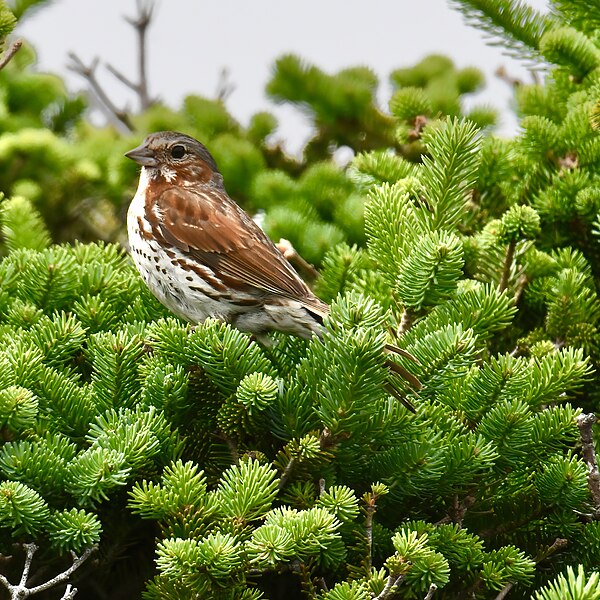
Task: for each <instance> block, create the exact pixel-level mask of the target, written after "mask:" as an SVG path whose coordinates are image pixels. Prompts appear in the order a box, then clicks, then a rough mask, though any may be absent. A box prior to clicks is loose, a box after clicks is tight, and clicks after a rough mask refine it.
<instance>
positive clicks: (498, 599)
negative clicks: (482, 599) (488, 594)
mask: <svg viewBox="0 0 600 600" xmlns="http://www.w3.org/2000/svg"><path fill="white" fill-rule="evenodd" d="M514 586H515V584H514V583H507V584H506V585H505V586H504V587H503V588H502V589H501V590H500V592H499V593H498V595H497V596H496V597H495V598H494V600H504V598H506V596H508V592H510V590H512V589H513V587H514Z"/></svg>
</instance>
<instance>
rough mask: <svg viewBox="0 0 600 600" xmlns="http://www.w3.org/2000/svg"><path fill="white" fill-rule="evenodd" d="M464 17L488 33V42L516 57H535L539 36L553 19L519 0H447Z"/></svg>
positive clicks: (537, 50)
mask: <svg viewBox="0 0 600 600" xmlns="http://www.w3.org/2000/svg"><path fill="white" fill-rule="evenodd" d="M451 4H453V5H454V6H455V7H456V8H457V9H458V10H459V11H460V12H462V13H463V15H464V16H465V20H466V21H467V23H469V24H470V25H474V26H476V27H478V28H480V29H482V30H483V31H485V32H487V33H488V34H489V35H490V36H491V41H490V45H493V46H505V47H506V48H507V49H508V53H509V54H510V55H512V56H517V57H518V58H520V59H523V58H526V59H529V60H535V61H537V60H539V45H540V41H541V39H542V36H543V35H544V33H545V32H546V31H548V30H549V29H550V28H551V27H552V25H553V19H552V18H551V17H548V16H546V15H543V14H541V13H539V12H537V11H536V10H535V9H534V8H532V7H531V6H529V5H528V4H525V3H524V2H521V1H520V0H451Z"/></svg>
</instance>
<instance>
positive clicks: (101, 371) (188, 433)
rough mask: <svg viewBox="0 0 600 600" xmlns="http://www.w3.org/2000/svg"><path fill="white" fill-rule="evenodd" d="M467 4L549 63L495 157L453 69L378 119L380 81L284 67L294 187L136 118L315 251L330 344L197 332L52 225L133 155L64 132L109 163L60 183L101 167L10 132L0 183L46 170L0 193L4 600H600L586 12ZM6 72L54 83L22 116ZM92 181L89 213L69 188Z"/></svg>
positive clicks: (186, 118)
mask: <svg viewBox="0 0 600 600" xmlns="http://www.w3.org/2000/svg"><path fill="white" fill-rule="evenodd" d="M460 5H461V10H463V11H464V12H465V14H467V16H468V17H469V18H470V19H471V20H475V21H476V22H477V23H478V24H479V25H480V26H482V27H484V28H485V29H486V30H488V31H489V32H492V33H493V34H494V35H496V36H498V38H500V39H502V40H505V41H506V43H507V44H508V47H509V48H510V49H512V50H513V51H515V52H519V53H520V55H524V54H523V53H525V54H526V55H527V56H528V57H530V58H531V59H536V60H538V59H540V60H541V59H544V60H546V61H547V62H548V63H549V64H551V65H553V66H552V67H551V70H550V71H549V73H548V75H547V76H546V79H545V80H544V81H543V82H541V83H537V84H534V85H523V86H520V87H519V88H518V89H517V102H518V107H519V114H520V116H521V127H522V130H521V132H520V133H519V134H518V135H517V136H515V137H514V138H513V139H510V140H503V139H498V138H496V137H494V135H493V133H492V131H491V127H490V125H491V123H492V120H493V119H492V115H491V114H490V112H489V111H487V110H484V109H478V110H472V111H471V112H470V113H469V114H468V115H465V114H464V112H463V110H462V109H461V105H460V99H461V96H462V94H466V93H471V92H473V91H474V90H476V89H477V88H478V86H480V85H481V79H480V76H479V75H478V74H477V73H476V72H474V71H473V70H471V69H456V68H454V66H453V65H452V64H451V63H449V62H448V61H447V60H446V59H444V58H443V57H430V58H428V59H426V60H424V61H422V62H421V63H419V64H417V65H415V66H414V67H412V68H409V69H399V70H397V71H395V72H394V73H393V74H392V79H393V82H394V85H395V86H396V90H395V92H394V94H393V96H392V98H391V101H390V106H389V112H388V111H384V110H382V109H380V108H378V107H377V105H376V104H375V102H374V94H373V92H374V89H375V85H376V82H375V81H374V78H373V76H372V74H371V73H370V71H368V70H366V69H348V70H345V71H342V72H340V73H338V74H336V75H327V74H325V73H323V72H322V71H320V70H319V69H318V68H317V67H314V66H311V65H306V64H304V63H302V62H301V61H299V60H298V59H296V58H293V57H284V58H283V59H281V60H280V61H279V62H278V64H277V70H276V71H275V75H274V77H273V81H272V82H271V83H270V84H269V91H270V93H271V94H272V95H273V96H274V97H276V98H278V99H279V100H285V101H289V102H293V103H298V104H300V103H303V104H304V105H309V106H310V107H311V110H312V111H313V114H314V119H315V123H316V124H317V125H318V128H317V134H316V136H315V139H314V140H312V143H311V144H309V147H308V148H307V152H306V155H305V157H304V158H303V160H302V161H299V162H297V163H296V164H293V162H287V161H285V160H283V159H282V155H281V153H280V151H278V150H276V149H275V150H274V149H273V148H271V149H270V150H269V149H268V142H267V141H266V138H267V135H268V132H269V131H270V129H269V127H270V125H269V124H270V123H271V125H272V122H271V121H270V120H269V118H268V117H267V116H265V115H263V116H258V117H257V118H256V119H255V120H254V121H253V123H252V124H251V126H250V127H249V128H248V129H247V130H243V129H242V128H240V127H239V125H238V124H236V123H235V122H234V121H233V120H232V119H231V117H230V116H229V114H228V113H227V111H226V110H225V108H224V106H223V104H222V103H220V102H215V101H209V100H206V99H201V98H198V97H194V96H190V97H188V98H187V99H186V101H185V102H184V107H183V108H182V109H181V110H180V111H174V110H171V109H168V108H167V107H162V106H159V105H154V106H152V107H150V108H149V109H148V110H147V111H145V112H143V113H142V114H139V115H134V116H132V121H133V122H134V123H137V124H139V125H137V126H139V128H140V131H143V130H146V129H162V128H164V127H169V128H179V129H184V128H187V130H188V131H191V132H192V133H196V135H199V136H200V137H203V136H202V135H200V134H201V133H202V132H204V133H205V134H206V136H207V137H208V138H209V139H210V141H211V142H212V144H213V146H212V147H211V150H213V151H214V152H215V155H216V156H217V160H218V161H219V163H220V165H221V166H222V170H223V172H224V175H225V179H226V182H227V184H228V186H229V183H231V186H233V187H232V189H233V190H235V189H236V186H237V189H238V190H239V192H240V194H241V196H242V197H241V200H242V201H243V202H244V203H245V205H246V206H247V208H248V209H249V210H256V209H257V208H258V207H261V208H264V209H266V223H267V225H268V226H269V227H270V228H271V232H272V233H275V234H277V233H280V234H281V235H283V231H282V229H283V227H284V226H285V224H286V223H288V228H289V231H290V233H295V232H300V233H299V234H297V235H298V237H297V238H292V243H293V244H294V246H296V248H297V249H298V250H300V253H301V254H305V258H308V259H309V260H311V261H314V262H321V265H322V268H321V274H320V277H319V279H318V280H317V282H316V290H317V292H318V293H319V295H320V296H321V297H322V298H323V299H324V300H326V301H328V302H330V303H331V313H330V315H329V316H328V317H327V319H326V321H325V324H324V327H325V331H324V335H323V339H322V340H318V339H316V338H315V339H312V340H300V339H296V338H292V337H289V336H284V335H274V336H273V337H274V339H273V344H272V345H271V346H268V347H265V346H261V345H260V344H258V343H257V342H256V341H254V340H252V339H251V338H250V337H248V336H247V335H245V334H242V333H240V332H239V331H237V330H235V329H233V328H231V327H230V326H229V325H227V324H224V323H221V322H218V321H213V320H208V321H206V322H205V323H202V324H199V325H196V326H191V325H190V324H187V323H183V322H182V321H180V320H178V319H177V318H175V317H173V316H172V315H169V314H168V312H167V311H166V309H164V308H163V307H162V306H160V305H159V304H158V302H157V301H156V300H155V299H154V298H153V297H152V296H151V295H150V293H149V292H148V290H147V289H146V288H145V286H144V284H143V282H142V281H141V279H140V278H139V277H138V275H137V274H136V272H135V270H134V269H133V267H132V265H131V263H130V261H129V259H128V257H127V255H126V254H125V252H124V251H123V249H122V248H121V247H119V246H117V245H113V244H107V243H105V242H102V241H96V242H93V243H73V244H61V245H56V244H54V243H53V239H54V240H56V237H57V236H56V229H55V226H54V225H55V223H53V221H52V219H50V218H49V215H48V214H47V211H48V207H49V206H51V203H52V202H53V201H54V199H56V198H62V197H71V198H73V199H74V201H75V202H78V201H79V200H81V198H78V197H77V194H76V193H75V191H74V190H75V187H79V188H80V190H90V193H91V194H92V195H94V194H97V193H100V191H102V193H105V194H106V198H107V199H109V200H112V201H114V206H116V205H117V204H118V202H120V201H121V199H122V197H125V196H126V195H127V194H130V193H131V189H130V187H131V182H132V181H133V180H134V179H135V173H134V172H133V171H132V170H131V168H130V167H129V166H126V165H125V162H124V161H122V159H121V157H120V156H119V154H120V151H121V149H125V148H126V147H127V146H128V145H129V144H130V143H131V138H130V137H128V136H122V137H119V136H118V134H117V133H116V132H114V131H111V130H99V131H97V130H94V129H92V127H91V126H90V125H88V124H86V123H85V120H84V119H83V117H82V116H81V114H80V112H78V111H79V110H80V108H77V110H75V113H76V118H75V124H74V125H73V127H74V131H76V135H75V139H76V140H77V141H76V143H77V144H79V145H80V146H79V148H81V147H85V148H87V149H88V150H89V155H90V156H92V157H93V159H92V161H91V164H90V163H88V164H87V165H83V166H82V165H80V164H79V163H77V162H73V157H74V156H88V154H83V155H81V154H75V153H73V154H69V153H68V152H66V153H61V152H57V151H56V150H57V148H59V147H61V144H63V143H64V139H63V138H62V137H61V132H60V131H59V128H58V129H53V127H54V126H52V125H48V124H43V123H41V122H39V120H38V121H35V119H36V118H37V119H39V116H38V117H36V116H35V114H34V111H33V110H31V111H30V113H31V114H29V115H27V110H29V109H27V108H26V107H24V108H23V109H19V111H15V113H19V119H22V120H23V121H22V124H21V125H19V123H18V121H19V119H17V118H16V117H17V115H16V114H14V113H10V118H9V117H7V120H9V121H11V122H12V128H11V129H10V130H9V131H7V132H5V133H3V134H2V135H0V160H2V156H4V157H5V160H9V161H15V160H16V158H17V157H18V147H19V143H23V140H24V139H30V140H32V141H33V142H36V143H37V142H39V141H40V140H43V139H46V142H45V143H44V144H39V145H36V143H33V142H32V143H33V147H34V148H39V157H42V158H40V159H39V160H42V159H43V161H47V163H46V164H47V169H46V170H44V169H41V170H39V169H38V171H39V173H47V174H48V180H47V182H48V185H47V187H44V188H41V187H40V183H39V182H37V181H33V180H31V177H32V175H31V176H26V174H25V175H23V177H22V178H20V179H17V180H11V181H8V180H7V181H6V182H0V183H1V185H0V188H1V189H3V190H4V192H5V193H6V194H7V198H6V199H4V200H3V201H2V203H1V204H0V233H1V246H0V251H1V255H2V260H1V261H0V341H1V343H0V420H1V426H0V432H1V435H2V444H1V447H0V553H1V554H2V555H3V557H4V558H5V560H3V561H2V562H1V564H0V573H2V575H0V586H3V587H4V588H5V589H6V590H7V593H9V595H10V597H11V598H19V597H23V596H22V595H23V594H24V593H26V592H25V591H24V590H27V591H28V592H27V593H30V594H35V595H37V596H38V597H40V598H54V597H58V596H59V595H60V594H63V595H62V597H63V598H65V599H66V598H73V597H74V595H75V593H76V592H77V591H78V593H79V594H80V595H81V597H85V598H96V597H97V598H100V597H102V595H101V594H102V593H107V591H108V592H110V594H111V597H114V598H132V597H140V596H142V597H144V598H146V600H158V599H161V600H164V599H166V600H169V599H173V600H175V599H177V600H178V599H185V598H190V599H192V598H216V599H221V598H222V599H238V598H241V599H246V600H255V599H256V600H258V599H260V598H271V599H273V598H281V597H294V594H297V595H298V597H303V598H313V599H324V600H368V599H373V598H377V599H379V600H386V599H392V598H428V599H431V598H440V599H453V598H461V597H475V598H505V597H514V598H535V599H537V600H563V599H573V600H585V599H588V598H589V599H594V598H599V597H600V595H599V593H598V563H599V561H600V529H599V527H598V523H599V522H600V477H599V476H598V467H597V463H596V454H595V444H594V427H593V426H594V422H595V413H597V412H598V391H597V388H598V385H597V383H598V364H597V363H598V361H599V360H600V358H599V351H598V347H599V333H598V318H599V316H600V311H599V306H600V304H599V302H598V297H597V281H598V275H599V274H598V272H597V271H598V269H597V260H596V259H597V255H598V244H599V243H600V241H599V239H598V236H599V235H600V233H599V231H600V217H599V216H598V215H599V214H600V206H598V205H597V196H598V194H597V193H596V192H597V187H598V183H597V181H596V180H597V177H598V176H597V174H596V170H597V169H596V161H597V159H596V154H597V151H596V147H597V146H598V141H597V136H598V129H599V126H598V123H599V122H600V118H599V115H600V108H599V104H598V97H597V93H598V78H599V77H600V75H599V74H600V69H598V66H599V63H598V61H600V59H599V58H598V56H600V54H598V52H599V51H598V48H597V45H596V44H597V41H596V40H597V36H596V32H597V26H598V23H597V22H596V21H595V20H594V18H591V17H590V16H589V15H590V14H593V13H591V3H587V2H585V1H583V0H582V1H578V2H559V1H556V2H555V3H554V9H555V11H554V12H553V14H552V15H551V16H543V15H540V14H538V13H536V12H535V11H533V10H531V9H529V8H528V7H526V6H525V5H522V4H520V3H519V2H517V1H516V0H488V1H486V2H483V1H479V0H478V1H477V2H475V1H473V0H461V2H460ZM13 22H14V20H13ZM9 29H10V25H9V26H8V29H7V31H8V30H9ZM1 31H2V13H0V32H1ZM21 52H23V54H21V56H22V57H25V59H26V60H30V55H29V58H28V54H27V50H26V49H24V51H21ZM18 57H19V54H17V55H15V58H14V60H13V61H11V63H10V64H9V65H8V66H7V68H6V69H5V70H3V71H0V85H2V86H3V89H6V90H8V91H7V95H8V97H10V95H11V94H16V93H17V90H18V89H19V86H24V87H27V86H38V85H40V88H37V89H38V91H37V92H35V93H32V94H31V99H30V100H31V103H32V105H33V104H34V103H35V102H42V101H47V98H48V96H47V95H46V94H45V92H44V93H42V91H43V90H46V89H47V88H46V87H44V85H42V83H43V80H41V79H38V78H39V75H38V74H34V73H33V72H31V71H30V70H29V68H28V67H27V62H24V63H19V62H18ZM21 60H24V59H23V58H22V59H21ZM308 82H312V83H313V84H314V85H313V86H308V85H306V84H307V83H308ZM27 89H31V88H27ZM52 94H54V95H52ZM52 94H50V97H51V98H53V99H54V100H56V98H57V95H56V94H59V97H61V96H60V95H61V94H62V97H63V98H64V99H65V104H64V106H67V105H68V104H69V102H71V101H73V102H76V100H75V99H71V98H68V97H67V96H66V95H65V93H64V91H61V90H59V91H58V92H57V90H56V88H53V90H52ZM344 98H348V101H347V102H344ZM44 99H45V100H44ZM8 106H10V103H9V104H8ZM27 106H29V105H27ZM44 106H45V104H44ZM78 106H80V105H78ZM7 114H8V113H7ZM342 116H343V117H344V119H343V120H341V119H340V118H341V117H342ZM467 117H468V118H467ZM348 123H351V124H352V126H351V127H348ZM57 127H58V126H57ZM358 131H362V132H363V133H366V134H367V135H360V136H357V135H356V134H357V132H358ZM27 135H29V136H30V137H29V138H27V137H26V136H27ZM11 136H12V137H11ZM43 136H47V137H46V138H44V137H43ZM107 141H110V144H108V143H107ZM359 142H360V143H359ZM3 144H4V146H3ZM343 144H351V145H353V148H354V149H355V150H356V152H357V154H356V156H355V158H354V160H353V161H352V163H351V165H349V167H348V168H347V169H342V168H341V167H338V166H335V165H334V164H333V163H332V162H331V161H330V160H329V158H330V157H329V156H328V155H327V152H328V151H329V150H327V149H328V148H329V149H330V148H333V147H336V146H340V145H343ZM3 147H4V148H5V150H6V152H5V154H4V155H2V148H3ZM62 147H64V148H66V147H68V145H66V143H65V145H64V146H62ZM69 147H70V146H69ZM72 150H73V148H71V150H70V151H72ZM36 152H37V150H36ZM36 156H37V154H36ZM36 160H37V159H36ZM276 160H279V163H277V164H276ZM37 164H38V165H39V164H42V163H37ZM78 165H79V166H78ZM92 167H94V168H96V170H95V173H96V174H98V173H101V174H102V177H100V178H99V179H95V178H94V177H89V178H87V179H85V181H86V182H87V183H86V185H87V184H90V186H91V187H89V188H88V187H85V186H84V187H83V188H82V187H81V186H80V185H78V186H75V187H74V182H73V180H72V179H71V177H70V175H69V176H65V177H64V178H63V181H62V182H61V181H60V180H59V178H58V177H57V173H63V172H65V173H67V174H72V173H75V172H83V173H85V174H87V175H85V177H88V176H89V175H90V173H92V171H94V168H92ZM78 168H81V169H82V170H81V171H77V169H78ZM4 172H5V173H8V171H4ZM7 176H8V175H7ZM105 176H106V180H107V182H108V183H105V184H102V185H106V186H108V187H98V188H94V186H95V185H96V183H97V182H98V181H100V180H103V179H104V177H105ZM85 177H84V178H85ZM17 181H20V183H18V185H17ZM94 182H96V183H94ZM79 183H81V182H79ZM36 185H37V186H38V188H39V189H38V188H36V189H38V191H37V192H36V193H35V194H33V193H32V190H34V188H35V186H36ZM109 188H110V189H111V190H112V192H111V194H112V196H111V195H110V194H109V192H108V191H107V190H108V189H109ZM83 193H87V191H80V194H83ZM63 194H64V196H63ZM292 198H296V199H297V202H296V205H294V204H293V203H292V202H291V199H292ZM294 210H296V211H297V214H296V216H295V218H294V219H292V218H291V216H292V215H293V214H294V213H293V211H294ZM98 214H101V213H98ZM278 228H279V229H278ZM53 236H54V237H53ZM302 236H304V237H302ZM67 237H68V236H67ZM276 237H277V236H276ZM284 237H285V236H284ZM289 237H292V236H291V235H290V236H289ZM386 343H394V344H396V345H398V346H400V347H402V348H405V349H407V350H408V351H410V353H412V354H413V355H414V356H415V357H416V358H417V360H418V364H417V363H412V362H411V361H407V360H405V359H404V358H402V357H397V358H395V360H398V361H401V362H402V366H403V367H404V368H406V369H408V370H410V371H411V372H413V373H414V374H415V376H417V377H418V378H419V379H420V381H421V382H422V383H423V389H422V390H421V391H420V392H419V393H418V395H417V394H415V393H414V392H411V390H409V389H406V390H405V393H406V394H407V395H409V396H410V398H411V401H412V402H413V403H414V404H415V405H416V406H417V412H416V414H412V413H410V412H409V411H407V410H406V409H405V408H404V407H403V406H402V405H401V404H399V403H398V402H397V401H396V400H395V399H393V398H392V397H390V396H389V395H388V393H387V391H386V379H387V376H388V373H387V369H386V367H385V359H386V357H385V355H384V347H385V345H386ZM69 554H71V555H72V557H71V559H69ZM92 561H93V566H90V565H92ZM30 576H31V577H30ZM18 581H20V583H18V584H17V583H15V582H18ZM40 582H43V583H40ZM57 590H58V591H57ZM98 590H102V592H98ZM18 594H21V596H19V595H18Z"/></svg>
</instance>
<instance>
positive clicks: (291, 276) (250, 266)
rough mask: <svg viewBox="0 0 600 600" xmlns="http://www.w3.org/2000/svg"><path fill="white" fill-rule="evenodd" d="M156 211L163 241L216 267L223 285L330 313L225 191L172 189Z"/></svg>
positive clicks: (164, 194) (161, 197) (159, 200)
mask: <svg viewBox="0 0 600 600" xmlns="http://www.w3.org/2000/svg"><path fill="white" fill-rule="evenodd" d="M153 209H154V210H157V211H158V213H159V215H160V218H156V219H149V220H150V221H151V222H152V225H153V227H156V228H158V230H159V232H160V234H161V235H162V237H164V239H165V240H167V241H168V242H169V243H171V244H173V245H174V246H176V247H177V248H179V249H180V250H181V251H182V252H185V253H187V254H189V255H190V256H191V257H193V258H195V259H196V260H198V261H199V262H200V263H201V264H205V265H207V266H208V267H210V268H212V269H213V270H214V271H215V272H216V273H217V274H218V275H219V277H220V278H221V279H223V281H224V283H226V284H228V285H231V286H232V287H234V288H235V287H237V288H241V289H244V290H248V288H254V290H255V291H260V292H263V293H265V294H267V295H269V294H274V295H281V296H284V297H287V298H290V299H293V300H299V301H300V302H302V303H303V304H305V305H306V308H307V309H309V310H311V311H313V312H316V313H317V314H320V315H324V314H326V312H327V308H328V307H327V305H326V304H324V303H323V302H321V301H320V300H319V299H318V298H317V297H316V296H315V295H314V294H313V293H312V292H311V290H310V289H309V288H308V286H307V285H306V284H305V283H304V281H302V279H301V278H300V277H299V276H298V274H297V273H296V271H294V269H293V268H292V266H291V265H290V264H289V262H288V261H287V260H286V259H285V258H284V257H283V255H282V254H281V253H280V252H279V250H277V248H275V246H274V244H273V243H272V242H271V240H269V238H268V237H267V236H266V235H265V233H264V232H263V231H262V229H261V228H260V227H259V226H258V225H257V224H256V223H255V222H254V221H253V220H252V219H251V218H250V217H249V216H248V215H247V214H246V213H245V212H244V211H243V210H242V209H241V208H240V207H239V206H238V205H237V204H235V202H233V201H232V200H231V198H229V196H228V195H227V193H226V192H225V190H221V189H219V188H216V187H215V188H211V189H210V191H209V190H207V191H204V189H201V188H200V189H198V188H196V189H194V188H191V187H185V188H180V187H169V188H167V189H165V190H164V191H163V192H162V193H161V194H160V195H159V196H158V197H157V198H156V199H155V201H154V202H153ZM159 215H156V216H157V217H158V216H159Z"/></svg>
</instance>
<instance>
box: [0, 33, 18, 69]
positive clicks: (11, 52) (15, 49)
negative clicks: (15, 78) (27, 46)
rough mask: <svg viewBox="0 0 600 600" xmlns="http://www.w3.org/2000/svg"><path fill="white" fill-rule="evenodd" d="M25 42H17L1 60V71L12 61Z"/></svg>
mask: <svg viewBox="0 0 600 600" xmlns="http://www.w3.org/2000/svg"><path fill="white" fill-rule="evenodd" d="M22 45H23V40H15V41H14V42H13V43H12V44H11V45H10V46H9V47H8V50H7V51H6V52H5V53H4V54H3V55H2V58H0V71H1V70H2V69H4V67H5V66H6V65H7V64H8V63H9V62H10V61H11V60H12V57H13V56H14V55H15V54H16V53H17V52H18V51H19V50H20V49H21V46H22Z"/></svg>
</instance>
